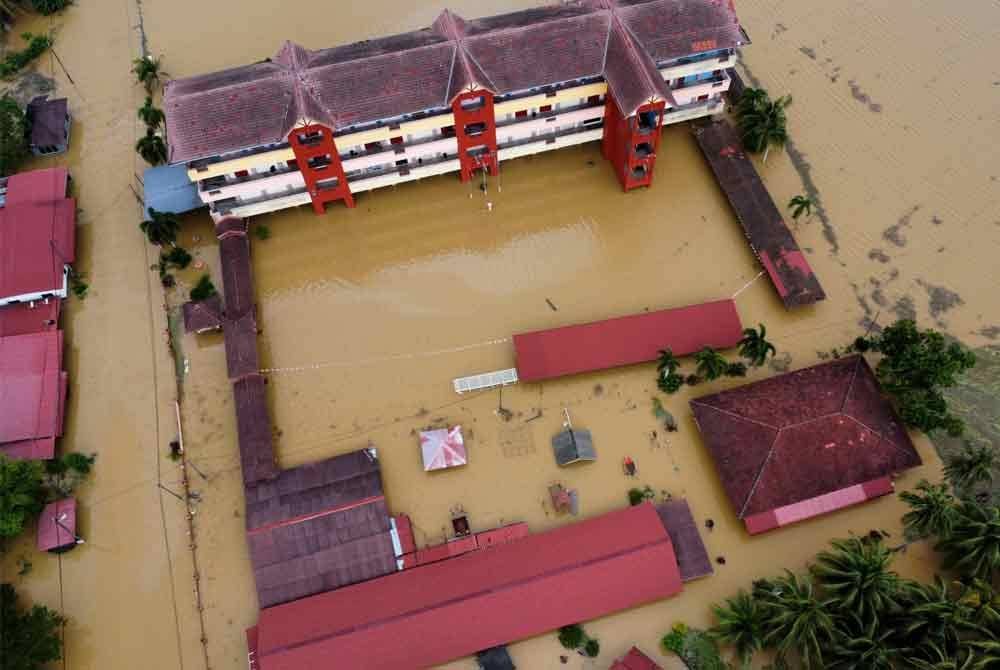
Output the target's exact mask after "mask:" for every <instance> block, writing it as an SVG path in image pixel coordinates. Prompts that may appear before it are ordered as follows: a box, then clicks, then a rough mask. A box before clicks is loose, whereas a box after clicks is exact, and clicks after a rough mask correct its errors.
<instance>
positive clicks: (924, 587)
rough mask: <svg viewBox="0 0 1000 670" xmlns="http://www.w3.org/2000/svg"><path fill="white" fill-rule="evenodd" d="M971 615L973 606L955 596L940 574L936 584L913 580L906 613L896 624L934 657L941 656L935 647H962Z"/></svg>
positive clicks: (903, 635)
mask: <svg viewBox="0 0 1000 670" xmlns="http://www.w3.org/2000/svg"><path fill="white" fill-rule="evenodd" d="M971 614H972V611H971V609H970V608H969V606H968V605H964V604H962V603H961V602H960V601H959V599H957V598H954V597H952V589H951V588H950V587H949V585H948V583H947V582H945V581H944V579H942V578H941V577H940V576H939V575H936V576H935V577H934V583H933V584H920V583H913V584H912V585H911V588H909V589H908V591H907V594H906V603H905V612H904V614H903V616H902V617H900V619H899V621H898V622H897V623H896V630H897V633H898V635H899V636H900V638H901V639H904V640H907V641H910V642H911V643H912V644H913V645H914V649H915V650H916V651H918V652H920V651H926V652H927V655H928V656H929V657H931V658H933V657H934V656H936V655H937V654H936V653H932V652H934V651H935V650H934V648H933V647H937V648H938V649H939V650H954V649H957V648H958V643H959V641H960V636H961V634H962V631H963V630H968V629H969V627H970V617H971ZM923 647H927V649H926V650H924V649H922V648H923Z"/></svg>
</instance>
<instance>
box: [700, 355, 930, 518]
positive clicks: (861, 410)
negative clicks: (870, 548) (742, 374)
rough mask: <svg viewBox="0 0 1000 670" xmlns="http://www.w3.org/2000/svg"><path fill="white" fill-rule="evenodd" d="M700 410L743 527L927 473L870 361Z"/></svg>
mask: <svg viewBox="0 0 1000 670" xmlns="http://www.w3.org/2000/svg"><path fill="white" fill-rule="evenodd" d="M691 409H692V411H693V412H694V416H695V420H696V421H697V423H698V428H699V430H700V431H701V434H702V437H703V438H704V441H705V445H706V446H707V447H708V450H709V452H711V454H712V457H713V459H714V460H715V466H716V469H717V470H718V472H719V477H720V479H721V480H722V485H723V488H725V490H726V494H727V495H728V496H729V499H730V502H732V504H733V507H734V508H735V509H736V513H737V516H739V517H740V518H746V517H751V516H753V515H756V514H761V513H765V512H770V511H773V510H776V509H779V508H784V507H787V506H789V505H793V504H794V503H799V502H802V501H806V500H811V499H814V498H817V497H820V496H824V495H826V494H830V493H833V492H836V491H841V490H843V489H848V488H850V487H852V486H855V485H858V484H864V483H866V482H870V481H872V480H876V479H879V478H881V477H885V476H887V475H890V474H892V473H896V472H900V471H902V470H905V469H907V468H911V467H914V466H917V465H920V457H919V456H918V455H917V452H916V450H915V449H914V448H913V443H912V442H911V441H910V437H909V435H908V434H907V432H906V429H905V428H904V426H903V424H902V422H901V421H900V419H899V417H898V416H897V415H896V413H895V411H894V410H893V408H892V406H891V405H890V404H889V402H888V401H887V400H886V399H885V398H884V397H883V396H882V393H881V391H880V389H879V386H878V382H877V381H876V380H875V376H874V375H873V374H872V371H871V368H869V367H868V363H867V362H866V361H865V359H864V358H863V357H861V356H850V357H848V358H843V359H839V360H835V361H831V362H829V363H823V364H821V365H816V366H813V367H810V368H805V369H803V370H798V371H796V372H790V373H787V374H784V375H780V376H778V377H773V378H771V379H766V380H764V381H760V382H756V383H753V384H748V385H746V386H742V387H740V388H737V389H733V390H730V391H723V392H722V393H717V394H714V395H710V396H705V397H703V398H697V399H695V400H692V401H691ZM855 502H857V501H855Z"/></svg>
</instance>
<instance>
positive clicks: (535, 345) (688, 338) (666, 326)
mask: <svg viewBox="0 0 1000 670" xmlns="http://www.w3.org/2000/svg"><path fill="white" fill-rule="evenodd" d="M741 337H743V325H742V324H741V323H740V316H739V314H738V313H737V312H736V303H735V302H734V301H732V300H719V301H716V302H706V303H703V304H700V305H693V306H690V307H679V308H676V309H665V310H661V311H658V312H645V313H642V314H633V315H631V316H623V317H618V318H615V319H607V320H605V321H595V322H593V323H585V324H581V325H576V326H564V327H562V328H553V329H551V330H539V331H535V332H533V333H521V334H519V335H515V336H514V348H515V349H516V350H517V374H518V376H519V377H520V379H521V381H522V382H532V381H541V380H544V379H552V378H554V377H562V376H565V375H572V374H577V373H580V372H592V371H595V370H604V369H607V368H614V367H619V366H622V365H633V364H635V363H647V362H649V361H654V360H656V359H657V357H658V355H659V350H660V349H670V350H671V351H673V353H674V355H675V356H686V355H688V354H693V353H694V352H696V351H699V350H700V349H702V348H704V347H714V348H716V349H727V348H729V347H732V346H735V345H736V344H737V343H738V342H739V341H740V338H741Z"/></svg>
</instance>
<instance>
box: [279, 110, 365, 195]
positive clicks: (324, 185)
mask: <svg viewBox="0 0 1000 670" xmlns="http://www.w3.org/2000/svg"><path fill="white" fill-rule="evenodd" d="M288 143H289V144H290V145H291V147H292V151H293V152H294V153H295V162H296V163H297V164H298V166H299V171H300V172H302V177H303V178H304V179H305V182H306V189H308V191H309V197H310V198H312V205H313V211H314V212H316V213H317V214H322V213H323V212H324V211H326V203H328V202H336V201H337V200H343V201H344V204H345V205H347V206H348V207H354V196H352V195H351V188H350V186H349V185H348V184H347V177H346V175H345V174H344V167H343V165H342V164H341V162H340V153H339V152H338V151H337V145H336V143H335V142H334V141H333V131H331V130H330V129H329V128H327V127H326V126H323V125H320V124H311V125H306V126H299V127H297V128H293V129H292V132H290V133H289V134H288Z"/></svg>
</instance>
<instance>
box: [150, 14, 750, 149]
mask: <svg viewBox="0 0 1000 670" xmlns="http://www.w3.org/2000/svg"><path fill="white" fill-rule="evenodd" d="M613 18H614V20H612V19H613ZM613 23H614V24H621V26H620V31H619V32H618V34H617V36H613V37H612V36H609V31H610V33H611V34H612V35H614V33H615V32H616V31H615V30H610V29H611V27H612V24H613ZM609 37H610V39H609ZM741 39H742V34H741V31H740V27H739V23H738V22H737V19H736V15H735V11H734V10H733V7H732V4H731V3H730V2H728V1H723V0H619V1H618V2H611V1H609V0H600V1H599V2H592V1H590V0H582V1H580V2H575V3H566V4H563V5H557V6H551V7H539V8H535V9H528V10H524V11H518V12H513V13H510V14H503V15H499V16H491V17H486V18H480V19H473V20H469V21H465V20H463V19H461V18H460V17H458V16H456V15H455V14H454V13H452V12H450V11H448V10H445V12H444V13H442V15H441V16H439V17H438V19H437V20H436V21H435V22H434V25H433V27H432V28H430V29H423V30H417V31H413V32H409V33H403V34H401V35H393V36H389V37H382V38H377V39H373V40H366V41H363V42H358V43H355V44H348V45H344V46H340V47H334V48H332V49H324V50H320V51H310V50H307V49H305V48H303V47H300V46H296V45H292V44H286V45H285V46H284V47H282V49H281V50H280V51H279V52H278V54H277V55H275V56H274V58H272V59H270V60H269V61H266V62H263V63H256V64H254V65H249V66H246V67H242V68H233V69H230V70H225V71H222V72H217V73H213V74H208V75H201V76H197V77H190V78H187V79H181V80H175V81H172V82H168V84H167V86H166V91H165V95H164V107H165V110H166V113H167V137H168V138H169V140H170V161H171V162H173V163H180V162H186V161H191V160H194V159H198V158H207V157H211V156H215V155H219V154H223V153H227V152H232V151H238V150H241V149H245V148H250V147H256V146H261V145H266V144H272V143H282V142H284V141H285V140H286V137H287V135H288V133H289V132H291V130H292V128H293V127H295V125H297V124H299V123H301V122H302V121H303V120H306V119H308V120H310V121H315V122H319V123H323V124H325V125H327V126H330V127H332V128H334V129H335V130H343V129H344V128H346V127H349V126H352V125H356V124H362V123H369V122H374V121H378V120H383V119H388V118H393V117H399V116H402V115H403V114H414V113H417V112H422V111H425V110H430V109H441V108H445V107H447V106H448V105H450V103H451V100H452V99H454V97H455V95H457V94H458V93H460V92H461V91H463V90H468V89H469V88H472V87H480V88H485V89H489V90H491V91H493V92H494V93H497V94H503V93H510V92H515V91H522V90H527V89H530V88H535V87H541V86H548V85H552V84H558V83H562V82H568V81H572V80H576V79H580V78H584V77H594V76H600V75H607V76H608V78H609V82H610V81H612V80H613V88H614V89H615V93H616V94H620V95H621V96H622V97H623V98H624V100H625V101H624V102H623V101H619V105H620V106H621V110H622V113H623V114H625V115H626V116H630V115H631V114H632V113H634V110H635V108H636V107H637V106H638V105H637V104H636V101H637V100H643V101H645V100H647V99H649V98H650V97H653V96H657V97H659V98H661V99H665V100H668V101H669V100H670V98H669V94H668V91H667V89H666V87H665V86H664V85H663V82H662V79H661V78H660V76H659V73H658V72H657V73H656V75H655V76H654V77H649V76H647V75H650V74H652V73H653V72H655V70H656V65H655V62H664V61H667V60H672V59H676V58H679V57H681V56H686V55H689V54H693V53H699V52H703V51H710V50H714V49H722V48H730V47H733V46H737V45H738V44H739V43H740V40H741Z"/></svg>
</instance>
